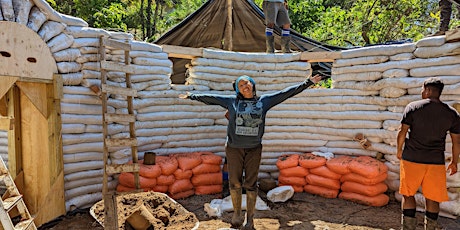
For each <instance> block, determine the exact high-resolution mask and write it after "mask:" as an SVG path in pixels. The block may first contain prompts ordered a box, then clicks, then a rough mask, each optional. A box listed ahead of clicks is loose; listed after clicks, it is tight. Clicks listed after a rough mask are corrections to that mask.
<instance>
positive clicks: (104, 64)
mask: <svg viewBox="0 0 460 230" xmlns="http://www.w3.org/2000/svg"><path fill="white" fill-rule="evenodd" d="M101 68H102V69H105V70H110V71H118V72H124V73H130V74H133V73H134V68H133V67H132V66H130V65H125V64H122V63H118V62H112V61H101Z"/></svg>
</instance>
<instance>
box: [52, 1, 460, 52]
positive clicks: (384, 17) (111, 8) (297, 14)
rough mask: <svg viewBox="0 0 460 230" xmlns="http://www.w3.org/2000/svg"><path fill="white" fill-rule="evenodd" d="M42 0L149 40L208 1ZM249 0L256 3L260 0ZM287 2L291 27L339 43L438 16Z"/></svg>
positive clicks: (421, 6) (412, 29) (401, 35)
mask: <svg viewBox="0 0 460 230" xmlns="http://www.w3.org/2000/svg"><path fill="white" fill-rule="evenodd" d="M47 1H48V2H49V3H50V5H51V6H52V7H53V8H54V9H56V10H57V11H59V12H61V13H64V14H69V15H72V16H76V17H79V18H82V19H83V20H85V21H87V22H88V24H89V25H90V26H91V27H98V28H107V29H117V30H123V31H129V32H131V33H133V34H135V35H136V37H137V38H138V39H140V40H146V41H154V40H156V39H157V38H159V37H160V36H161V34H164V33H165V32H166V31H168V30H169V29H171V28H172V27H173V26H175V25H177V24H178V23H180V22H181V21H182V20H184V19H185V18H186V17H187V16H188V15H190V14H191V13H192V12H194V11H195V10H197V9H198V8H199V7H201V6H202V5H203V4H204V3H205V2H206V1H207V0H133V1H130V0H47ZM234 1H235V0H234ZM243 1H245V0H243ZM254 2H255V4H256V5H258V6H259V7H261V6H262V2H263V0H254ZM288 4H289V15H290V18H291V23H292V25H291V27H292V28H293V29H294V30H296V31H297V32H299V33H301V34H303V35H305V36H306V37H310V38H313V39H315V40H318V41H321V42H324V43H327V44H329V45H336V46H344V47H353V46H365V45H374V44H381V43H387V42H391V41H401V40H403V41H404V40H406V39H410V40H412V41H417V40H419V39H421V38H423V37H425V36H426V35H428V34H431V33H433V32H435V31H436V30H437V29H438V26H439V21H440V18H439V9H438V1H437V0H355V1H352V0H288ZM453 10H454V13H453V20H452V21H451V27H455V26H457V25H460V21H459V19H458V18H457V17H456V15H457V9H456V8H455V7H454V9H453Z"/></svg>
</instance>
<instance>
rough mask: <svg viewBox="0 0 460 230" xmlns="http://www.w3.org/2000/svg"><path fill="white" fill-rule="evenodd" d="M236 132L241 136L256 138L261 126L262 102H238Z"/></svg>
mask: <svg viewBox="0 0 460 230" xmlns="http://www.w3.org/2000/svg"><path fill="white" fill-rule="evenodd" d="M235 122H236V131H235V133H236V134H237V135H241V136H258V135H259V125H260V124H262V102H261V101H254V100H240V101H238V105H237V109H236V120H235Z"/></svg>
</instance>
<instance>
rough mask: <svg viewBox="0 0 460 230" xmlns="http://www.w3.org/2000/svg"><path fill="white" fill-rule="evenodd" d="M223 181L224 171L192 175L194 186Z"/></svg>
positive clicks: (220, 183) (219, 183)
mask: <svg viewBox="0 0 460 230" xmlns="http://www.w3.org/2000/svg"><path fill="white" fill-rule="evenodd" d="M222 182H223V179H222V172H218V173H206V174H198V175H193V176H192V184H193V185H194V186H202V185H222Z"/></svg>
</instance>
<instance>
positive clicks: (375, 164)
mask: <svg viewBox="0 0 460 230" xmlns="http://www.w3.org/2000/svg"><path fill="white" fill-rule="evenodd" d="M348 168H349V169H350V171H351V172H354V173H357V174H359V175H361V176H364V177H367V178H374V177H376V176H378V175H380V174H382V173H384V172H387V171H388V166H386V165H385V164H384V163H382V162H380V161H378V160H377V159H375V158H372V157H370V156H359V157H356V158H354V159H353V160H352V161H351V162H350V164H349V165H348Z"/></svg>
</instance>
